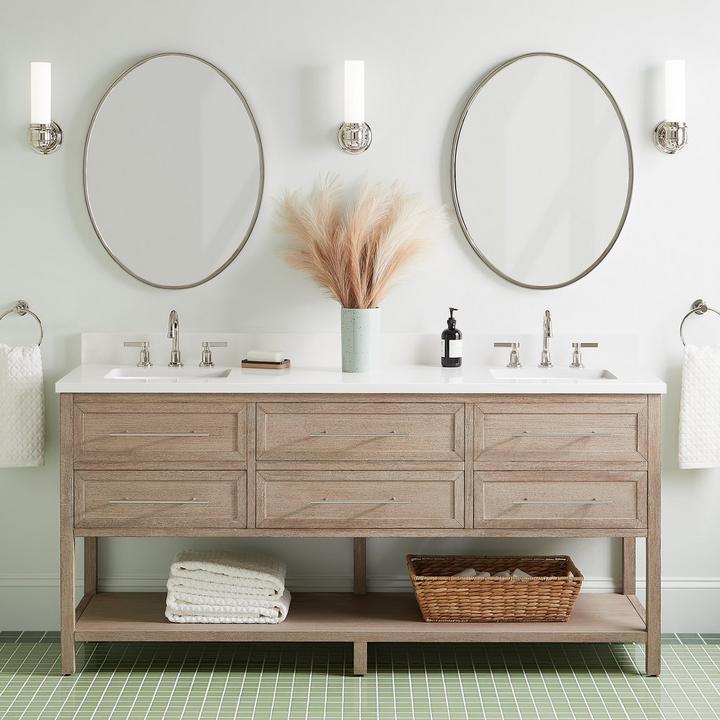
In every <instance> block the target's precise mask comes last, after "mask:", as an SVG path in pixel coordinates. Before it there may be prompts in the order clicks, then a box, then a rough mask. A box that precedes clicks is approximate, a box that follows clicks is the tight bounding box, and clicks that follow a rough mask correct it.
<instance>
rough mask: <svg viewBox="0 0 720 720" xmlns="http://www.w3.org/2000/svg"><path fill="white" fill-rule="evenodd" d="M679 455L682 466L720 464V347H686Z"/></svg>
mask: <svg viewBox="0 0 720 720" xmlns="http://www.w3.org/2000/svg"><path fill="white" fill-rule="evenodd" d="M678 455H679V457H678V460H679V463H680V467H681V468H688V469H689V468H709V467H720V347H697V346H695V345H688V346H687V347H686V348H685V356H684V358H683V366H682V390H681V393H680V442H679V453H678Z"/></svg>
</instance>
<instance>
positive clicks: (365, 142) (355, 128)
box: [337, 123, 372, 155]
mask: <svg viewBox="0 0 720 720" xmlns="http://www.w3.org/2000/svg"><path fill="white" fill-rule="evenodd" d="M337 139H338V144H339V145H340V148H341V149H342V150H343V151H344V152H346V153H349V154H350V155H359V154H360V153H364V152H365V151H366V150H367V149H368V148H369V147H370V144H371V143H372V130H371V129H370V126H369V125H368V124H367V123H343V124H342V125H341V126H340V127H339V128H338V133H337Z"/></svg>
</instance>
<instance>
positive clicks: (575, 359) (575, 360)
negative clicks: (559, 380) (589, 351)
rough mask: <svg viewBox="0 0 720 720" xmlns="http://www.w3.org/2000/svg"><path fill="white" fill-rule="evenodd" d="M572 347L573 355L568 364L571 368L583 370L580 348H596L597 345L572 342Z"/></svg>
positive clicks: (594, 343)
mask: <svg viewBox="0 0 720 720" xmlns="http://www.w3.org/2000/svg"><path fill="white" fill-rule="evenodd" d="M572 347H573V354H572V361H571V363H570V367H571V368H583V367H585V366H584V365H583V361H582V350H581V349H580V348H596V347H598V343H596V342H574V343H573V344H572Z"/></svg>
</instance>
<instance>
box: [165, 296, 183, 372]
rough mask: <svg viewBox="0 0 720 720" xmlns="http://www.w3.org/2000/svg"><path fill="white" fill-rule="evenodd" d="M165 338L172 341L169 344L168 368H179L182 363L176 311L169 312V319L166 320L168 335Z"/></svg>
mask: <svg viewBox="0 0 720 720" xmlns="http://www.w3.org/2000/svg"><path fill="white" fill-rule="evenodd" d="M167 336H168V337H169V338H170V340H172V342H171V344H170V362H169V363H168V367H174V368H181V367H182V362H181V361H180V318H179V317H178V314H177V311H175V310H171V311H170V317H169V318H168V334H167Z"/></svg>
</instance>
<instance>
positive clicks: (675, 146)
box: [655, 120, 687, 155]
mask: <svg viewBox="0 0 720 720" xmlns="http://www.w3.org/2000/svg"><path fill="white" fill-rule="evenodd" d="M686 145H687V125H686V124H685V123H678V122H670V121H669V120H663V121H662V122H661V123H659V124H658V125H657V127H656V128H655V147H656V148H657V149H658V150H660V151H661V152H664V153H667V154H668V155H674V154H675V153H676V152H677V151H678V150H682V149H683V148H684V147H685V146H686Z"/></svg>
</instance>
